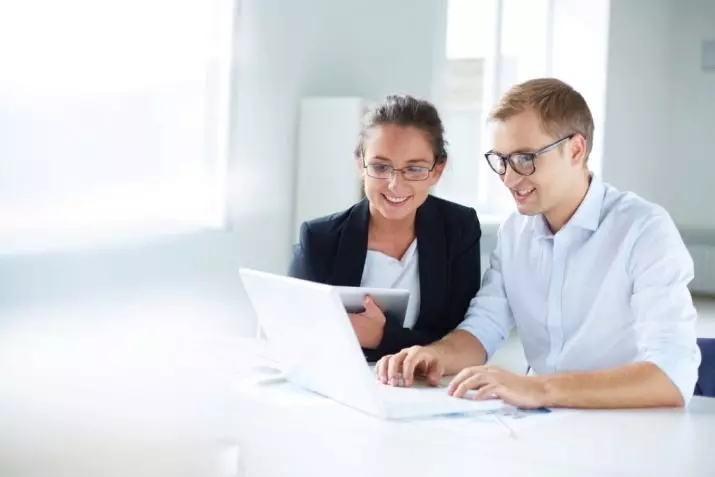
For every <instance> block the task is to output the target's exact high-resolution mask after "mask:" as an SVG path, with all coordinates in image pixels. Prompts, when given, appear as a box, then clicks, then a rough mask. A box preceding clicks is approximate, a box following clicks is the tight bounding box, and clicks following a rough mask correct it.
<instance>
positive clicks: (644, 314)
mask: <svg viewBox="0 0 715 477" xmlns="http://www.w3.org/2000/svg"><path fill="white" fill-rule="evenodd" d="M630 263H631V264H630V273H632V277H633V296H632V298H631V307H632V309H633V315H634V317H635V333H636V339H637V343H638V357H637V360H638V361H643V362H651V363H653V364H655V365H656V366H658V368H660V370H661V371H662V372H663V373H665V375H666V376H668V378H670V380H671V381H672V382H673V384H674V385H675V386H676V387H677V388H678V390H679V391H680V394H681V395H682V397H683V402H684V403H685V404H686V405H687V404H688V403H689V402H690V400H691V398H692V397H693V391H694V389H695V383H696V382H697V379H698V366H699V365H700V359H701V357H700V350H699V348H698V346H697V333H696V328H695V322H696V319H697V313H696V311H695V307H694V306H693V300H692V297H691V295H690V291H689V289H688V284H689V283H690V281H691V280H692V279H693V276H694V272H693V260H692V258H691V257H690V254H689V253H688V250H687V248H686V247H685V244H684V243H683V240H682V238H681V237H680V234H679V233H678V230H677V228H676V227H675V224H674V223H673V221H672V219H671V218H670V217H669V216H668V215H667V214H666V213H665V212H663V213H662V214H661V215H659V216H656V217H652V218H650V219H649V220H648V222H647V223H646V224H645V225H644V227H643V228H642V229H641V232H640V233H639V235H638V237H637V238H636V240H635V242H634V245H633V251H632V253H631V262H630Z"/></svg>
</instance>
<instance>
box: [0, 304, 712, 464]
mask: <svg viewBox="0 0 715 477" xmlns="http://www.w3.org/2000/svg"><path fill="white" fill-rule="evenodd" d="M136 306H138V305H135V304H134V303H132V306H131V307H129V308H128V309H124V308H120V307H119V306H117V307H116V308H112V309H110V310H109V311H108V310H90V311H87V312H86V314H82V315H80V314H79V311H75V312H73V313H71V314H67V312H66V311H63V314H64V315H67V316H71V318H72V319H71V320H69V319H66V320H63V321H62V325H63V326H62V327H61V328H60V327H58V326H55V323H57V319H56V318H57V316H54V315H50V314H47V315H46V313H45V312H44V311H43V312H42V313H39V312H38V313H35V314H34V315H32V316H28V315H27V314H26V313H25V312H23V314H22V317H21V318H22V320H19V318H20V317H18V320H9V319H8V316H7V315H6V316H5V319H6V323H26V325H23V326H20V325H18V326H17V327H10V326H5V328H4V329H3V333H1V334H0V423H1V425H0V475H2V476H3V477H5V476H8V477H10V476H11V477H40V476H42V477H45V476H50V475H51V476H52V477H90V476H91V477H108V476H112V477H114V476H116V477H120V476H121V477H125V476H128V475H131V476H132V477H164V476H166V477H169V476H171V477H234V476H233V475H232V474H231V472H230V471H229V470H228V469H227V470H226V471H222V470H221V465H220V464H221V462H220V461H221V459H222V457H223V458H227V459H229V460H230V459H232V455H231V450H232V449H233V448H234V447H235V444H237V443H238V444H239V445H240V447H241V450H242V452H243V455H244V457H245V465H246V474H245V475H246V477H288V476H290V477H292V476H310V477H322V476H331V477H332V476H338V475H339V476H360V477H381V476H390V477H393V476H398V475H411V476H415V477H418V476H419V477H423V476H432V475H434V476H440V477H441V476H450V475H454V476H457V475H459V476H462V475H475V476H479V475H483V476H492V475H493V476H498V477H505V476H511V475H515V476H521V475H524V476H526V475H528V476H548V477H558V476H574V475H578V476H587V477H591V476H593V477H596V476H598V477H602V476H609V475H614V476H649V477H650V476H655V475H677V476H691V475H692V476H697V475H702V476H706V475H707V476H712V475H715V471H714V470H715V452H712V449H711V448H712V443H713V442H715V400H712V401H711V400H705V399H696V400H695V401H694V402H693V403H692V405H691V407H690V408H689V410H688V411H687V412H684V411H679V410H655V411H615V412H583V413H577V414H574V415H571V416H566V417H563V418H558V417H557V418H554V419H552V420H551V421H550V422H543V423H539V424H535V425H534V426H533V427H531V428H528V429H525V430H523V431H520V432H519V437H518V439H517V440H514V439H511V438H510V437H509V436H508V435H507V433H506V432H503V433H496V434H491V435H490V436H489V437H484V436H475V435H474V434H472V433H470V432H467V431H465V430H464V429H462V430H460V431H459V432H454V431H448V430H447V429H446V428H440V427H434V428H431V427H430V428H426V427H425V426H417V425H414V424H413V423H409V422H407V423H398V422H387V421H381V420H378V419H375V418H372V417H369V416H366V415H363V414H361V413H359V412H357V411H353V410H350V409H347V408H345V407H343V406H341V405H339V404H336V403H332V402H330V401H327V400H323V399H322V398H318V397H315V396H311V397H310V399H306V398H305V397H303V398H302V399H300V400H299V402H293V403H288V402H286V400H285V399H284V396H285V394H282V393H280V392H276V391H279V389H278V388H270V387H269V388H256V387H254V386H240V385H239V383H240V379H239V375H240V374H241V369H243V366H242V365H243V364H245V362H244V360H243V359H242V357H241V355H240V354H239V353H238V352H237V349H238V348H239V347H240V344H239V343H238V342H236V341H233V340H231V339H230V338H229V337H227V335H226V333H224V332H223V330H219V329H217V330H207V329H203V330H202V328H201V326H200V324H201V323H202V322H203V321H205V316H207V314H208V313H209V312H210V310H209V311H207V310H206V309H204V307H203V306H199V307H197V308H196V310H195V311H192V310H193V308H192V306H191V305H190V304H185V303H182V306H181V307H177V303H176V300H175V299H173V300H172V306H171V308H170V312H168V311H166V310H164V309H163V308H162V306H158V307H157V308H154V307H150V306H148V305H147V307H146V309H144V308H143V310H144V311H143V312H142V313H138V312H137V311H135V310H134V309H135V308H136ZM110 311H111V314H112V316H108V313H110ZM47 313H50V312H47ZM181 314H183V316H180V315H181ZM115 315H116V316H115ZM160 315H166V316H168V317H170V318H171V322H172V323H176V322H177V321H178V322H180V323H182V325H181V326H180V327H176V326H175V327H174V328H170V329H169V330H167V328H166V327H165V326H164V323H163V322H162V323H160V324H154V323H153V322H152V321H151V319H150V318H151V317H156V316H160ZM85 316H86V318H87V319H86V320H85V319H84V317H85ZM94 316H102V317H103V321H102V322H101V323H100V325H101V326H100V325H97V326H94V327H92V326H90V324H91V323H93V321H92V320H91V319H90V318H93V317H94ZM128 317H134V319H132V320H129V319H128ZM41 320H42V323H43V327H42V328H38V323H40V322H41ZM108 323H113V325H112V326H109V325H108ZM184 324H186V325H184ZM48 329H51V331H52V333H47V332H45V331H47V330H48ZM40 331H43V332H40ZM169 331H171V333H169ZM200 331H201V332H200Z"/></svg>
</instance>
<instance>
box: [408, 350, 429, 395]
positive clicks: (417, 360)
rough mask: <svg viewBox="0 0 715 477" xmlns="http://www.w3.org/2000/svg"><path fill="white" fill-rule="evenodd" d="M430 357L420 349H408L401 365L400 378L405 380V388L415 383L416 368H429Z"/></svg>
mask: <svg viewBox="0 0 715 477" xmlns="http://www.w3.org/2000/svg"><path fill="white" fill-rule="evenodd" d="M429 361H430V356H429V355H427V353H425V352H424V350H423V349H421V348H410V349H409V350H408V351H407V356H406V357H405V360H404V361H403V363H402V377H403V378H404V379H405V386H412V384H413V383H414V381H415V369H417V367H418V366H425V367H429V365H430V362H429Z"/></svg>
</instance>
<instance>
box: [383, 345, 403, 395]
mask: <svg viewBox="0 0 715 477" xmlns="http://www.w3.org/2000/svg"><path fill="white" fill-rule="evenodd" d="M406 356H407V351H406V350H402V351H400V352H399V353H397V354H396V355H394V356H392V357H391V358H390V362H389V363H388V365H387V382H388V383H389V384H390V385H392V386H399V385H400V384H401V382H402V362H403V361H404V360H405V357H406Z"/></svg>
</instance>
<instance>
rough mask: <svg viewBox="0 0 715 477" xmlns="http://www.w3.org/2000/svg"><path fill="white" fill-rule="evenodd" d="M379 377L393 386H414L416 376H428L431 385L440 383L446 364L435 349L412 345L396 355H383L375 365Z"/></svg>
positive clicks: (381, 380) (384, 382)
mask: <svg viewBox="0 0 715 477" xmlns="http://www.w3.org/2000/svg"><path fill="white" fill-rule="evenodd" d="M375 371H376V373H377V378H378V379H379V380H380V382H382V383H383V384H389V385H391V386H412V384H413V383H414V379H415V376H420V377H424V378H427V382H428V383H429V384H430V385H431V386H437V385H439V382H440V380H441V379H442V376H444V366H443V365H442V363H441V362H440V359H439V355H438V354H437V353H436V352H435V350H434V349H432V348H430V347H423V346H412V347H411V348H406V349H403V350H402V351H400V352H399V353H397V354H394V355H387V356H383V357H382V358H381V359H380V361H378V362H377V364H376V365H375Z"/></svg>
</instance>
